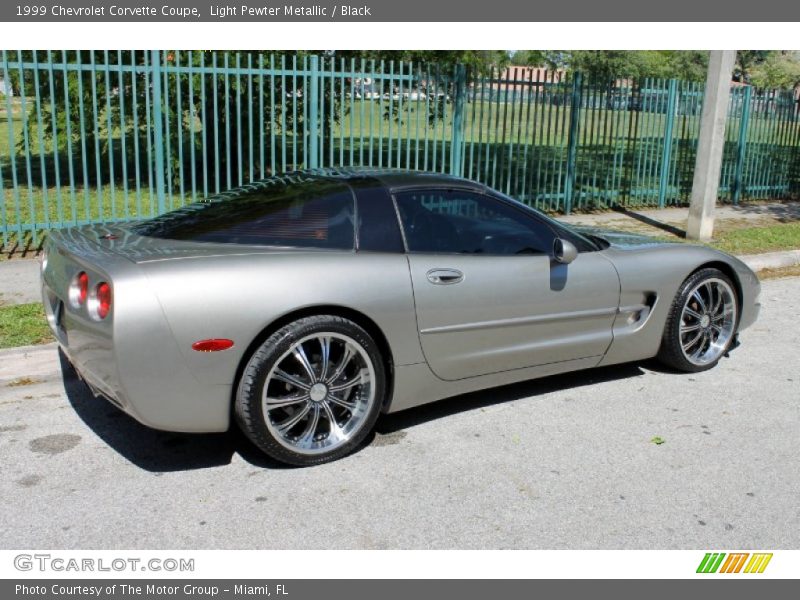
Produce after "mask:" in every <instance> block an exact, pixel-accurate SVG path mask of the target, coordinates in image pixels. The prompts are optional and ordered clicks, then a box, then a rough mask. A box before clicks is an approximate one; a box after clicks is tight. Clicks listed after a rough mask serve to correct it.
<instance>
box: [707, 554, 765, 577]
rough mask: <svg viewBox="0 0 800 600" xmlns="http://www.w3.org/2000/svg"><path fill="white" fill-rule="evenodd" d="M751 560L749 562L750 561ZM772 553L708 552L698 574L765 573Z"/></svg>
mask: <svg viewBox="0 0 800 600" xmlns="http://www.w3.org/2000/svg"><path fill="white" fill-rule="evenodd" d="M748 558H749V560H748ZM770 560H772V553H771V552H769V553H767V552H754V553H752V554H750V553H749V552H731V553H730V554H725V553H724V552H707V553H706V555H705V556H704V557H703V560H701V561H700V565H699V566H698V567H697V572H698V573H763V572H764V569H766V568H767V565H768V564H769V561H770Z"/></svg>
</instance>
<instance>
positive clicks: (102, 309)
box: [94, 281, 111, 319]
mask: <svg viewBox="0 0 800 600" xmlns="http://www.w3.org/2000/svg"><path fill="white" fill-rule="evenodd" d="M94 297H95V300H96V302H95V307H94V312H95V314H96V315H97V318H98V319H105V318H106V317H107V316H108V313H109V311H110V310H111V286H110V285H108V284H107V283H106V282H105V281H104V282H102V283H98V284H97V287H96V288H95V292H94Z"/></svg>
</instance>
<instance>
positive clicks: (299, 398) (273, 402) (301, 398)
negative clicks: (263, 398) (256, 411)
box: [267, 394, 309, 410]
mask: <svg viewBox="0 0 800 600" xmlns="http://www.w3.org/2000/svg"><path fill="white" fill-rule="evenodd" d="M308 399H309V398H308V394H298V395H296V396H286V397H283V398H267V409H268V410H273V409H275V408H285V407H287V406H293V405H295V404H300V403H301V402H308Z"/></svg>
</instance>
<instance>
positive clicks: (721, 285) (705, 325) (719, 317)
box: [680, 278, 736, 366]
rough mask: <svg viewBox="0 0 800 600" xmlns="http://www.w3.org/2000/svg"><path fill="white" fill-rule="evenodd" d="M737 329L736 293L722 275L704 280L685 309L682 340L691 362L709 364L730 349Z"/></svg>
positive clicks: (693, 291) (687, 358) (689, 298)
mask: <svg viewBox="0 0 800 600" xmlns="http://www.w3.org/2000/svg"><path fill="white" fill-rule="evenodd" d="M735 329H736V296H735V294H734V291H733V289H731V286H730V285H729V284H728V283H727V282H726V281H723V280H722V279H717V278H710V279H706V280H704V281H702V282H700V283H699V284H698V285H697V286H696V287H695V288H694V289H693V290H692V291H691V292H690V293H689V295H688V297H687V299H686V303H685V304H684V306H683V310H682V311H681V324H680V344H681V349H682V351H683V355H684V356H685V357H686V360H688V361H689V362H690V363H692V364H694V365H698V366H702V365H707V364H709V363H712V362H714V361H715V360H717V359H718V358H719V357H720V356H722V354H724V353H725V352H726V351H727V350H728V346H729V345H730V342H731V339H732V338H733V334H734V331H735Z"/></svg>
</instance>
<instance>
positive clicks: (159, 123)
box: [150, 50, 167, 214]
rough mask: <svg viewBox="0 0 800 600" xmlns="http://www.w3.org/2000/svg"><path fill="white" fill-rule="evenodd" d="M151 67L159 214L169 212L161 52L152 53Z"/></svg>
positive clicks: (155, 169)
mask: <svg viewBox="0 0 800 600" xmlns="http://www.w3.org/2000/svg"><path fill="white" fill-rule="evenodd" d="M150 66H151V67H152V79H151V81H152V82H153V146H154V149H155V166H154V169H153V170H154V172H153V178H154V179H155V180H156V198H157V199H158V214H162V213H164V212H166V210H167V203H166V195H165V193H164V189H165V177H166V173H165V171H164V120H163V115H162V112H161V109H162V107H161V51H160V50H151V51H150Z"/></svg>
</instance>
